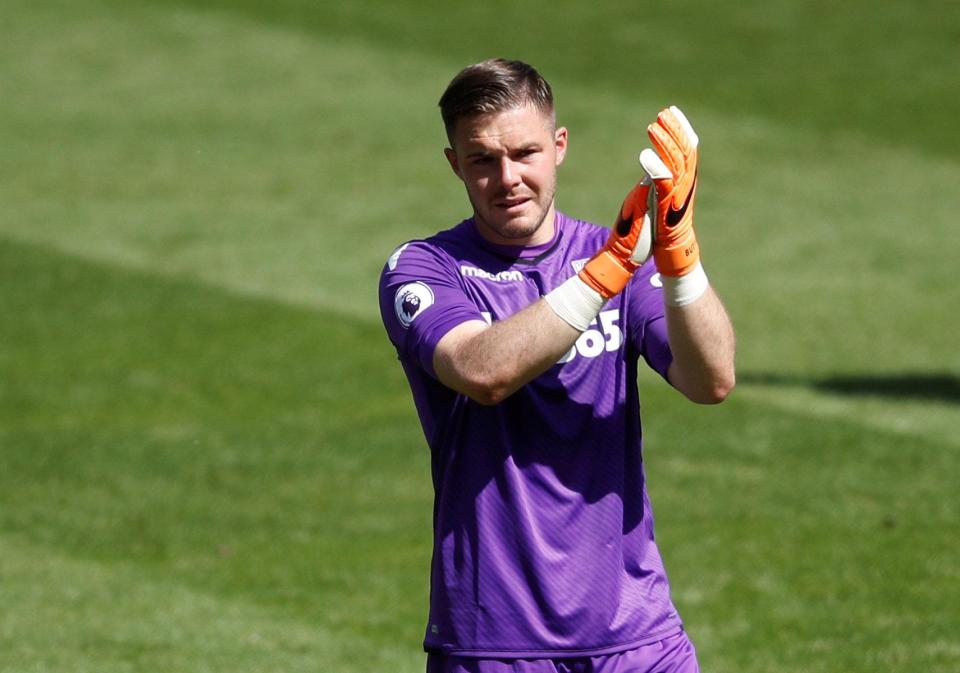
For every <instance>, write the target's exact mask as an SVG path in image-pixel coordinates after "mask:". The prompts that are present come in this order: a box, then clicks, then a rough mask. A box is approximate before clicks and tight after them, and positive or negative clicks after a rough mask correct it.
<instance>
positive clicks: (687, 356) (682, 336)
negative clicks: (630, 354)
mask: <svg viewBox="0 0 960 673" xmlns="http://www.w3.org/2000/svg"><path fill="white" fill-rule="evenodd" d="M666 315H667V333H668V337H669V339H670V349H671V350H672V351H673V363H672V364H671V365H670V369H669V371H668V373H667V377H668V378H669V380H670V383H671V384H672V385H673V386H674V387H675V388H676V389H677V390H679V391H680V392H681V393H683V394H684V395H685V396H687V397H688V398H689V399H691V400H693V401H694V402H699V403H701V404H716V403H717V402H722V401H723V400H724V398H726V396H727V395H728V394H729V392H730V390H731V389H732V388H733V386H734V383H735V371H734V352H735V342H734V334H733V326H732V325H731V323H730V318H729V317H728V316H727V312H726V309H724V307H723V304H722V303H721V301H720V298H719V297H718V296H717V294H716V292H714V291H713V289H712V288H708V289H707V291H706V292H705V293H704V294H703V295H702V296H701V297H700V298H699V299H697V300H696V301H694V302H692V303H690V304H687V305H685V306H667V307H666Z"/></svg>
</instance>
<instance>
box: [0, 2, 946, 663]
mask: <svg viewBox="0 0 960 673" xmlns="http://www.w3.org/2000/svg"><path fill="white" fill-rule="evenodd" d="M328 5H329V6H328ZM0 19H2V20H3V25H4V39H3V40H0V204H3V208H2V209H0V315H2V316H3V318H2V319H0V605H2V607H0V671H4V672H6V671H10V672H11V673H12V672H14V671H16V672H18V673H19V672H21V671H38V672H39V671H44V672H46V671H67V670H69V671H142V670H165V671H220V670H223V671H228V670H230V671H234V670H241V671H272V670H316V671H324V672H327V671H331V672H333V673H360V672H366V671H383V670H391V671H416V670H421V669H422V661H423V655H422V653H421V652H420V651H419V641H420V638H421V637H422V628H423V621H424V618H425V601H426V594H425V592H426V586H427V585H426V580H427V571H428V565H429V554H430V531H429V524H430V516H431V494H430V481H429V474H428V473H429V459H428V456H427V455H426V450H425V448H424V444H423V438H422V435H421V433H420V430H419V428H418V426H417V424H416V421H415V417H414V414H413V408H412V404H411V402H410V399H409V393H408V392H407V390H406V387H405V383H404V381H403V378H402V374H401V372H400V369H399V367H398V365H397V363H396V360H395V356H394V354H393V353H392V352H391V349H390V347H389V344H388V343H387V341H386V339H385V337H384V335H383V332H382V328H381V327H380V326H379V324H378V318H377V312H376V306H375V286H376V278H377V274H378V273H379V269H380V266H381V264H382V263H383V260H384V259H385V257H386V256H387V255H388V254H389V252H390V250H391V249H392V248H393V246H394V245H396V244H397V243H400V242H402V241H403V240H405V239H407V238H411V237H415V236H422V235H425V234H429V233H431V232H433V231H435V230H437V229H440V228H443V227H446V226H448V225H450V224H452V223H453V222H455V221H456V219H457V218H459V217H461V216H463V215H464V214H465V211H464V205H465V201H464V198H463V195H462V190H461V188H460V187H459V186H458V185H457V184H456V182H455V180H454V179H453V177H452V176H451V175H450V174H449V171H448V169H447V168H446V167H445V165H444V164H443V161H442V156H441V154H440V148H441V147H442V143H443V134H442V131H441V128H440V124H439V120H438V119H437V116H438V115H437V113H436V109H435V105H436V99H437V98H438V96H439V93H440V91H441V90H442V87H443V85H444V84H445V82H446V80H447V79H449V77H450V76H451V75H452V74H453V72H454V71H455V70H456V68H458V67H460V66H461V65H463V64H465V63H467V62H470V61H472V60H477V59H479V58H482V57H486V56H489V55H492V54H501V53H502V54H507V55H511V56H520V57H523V58H529V59H531V60H533V61H534V62H535V63H536V64H537V65H538V66H540V67H541V69H542V70H543V71H544V72H545V73H546V74H547V75H548V76H549V77H550V79H551V80H552V82H553V84H554V86H555V89H556V91H557V96H558V102H559V106H560V118H561V121H562V122H563V123H565V124H567V125H568V126H569V127H570V130H571V150H570V155H569V158H568V163H567V164H566V165H565V166H564V167H563V168H562V171H561V178H560V179H561V188H560V189H561V192H560V205H561V207H562V208H563V209H565V210H567V211H568V212H570V213H571V214H574V215H577V216H580V217H585V218H588V219H594V220H598V221H601V222H605V221H606V220H608V219H609V218H610V214H611V212H612V211H613V210H614V209H615V207H616V204H617V203H618V201H619V199H620V198H621V197H622V194H623V192H624V191H625V189H626V188H627V187H628V186H629V185H630V184H631V182H632V181H633V180H635V179H636V177H637V176H636V173H637V167H636V154H637V152H638V151H639V149H640V147H642V143H643V128H644V126H645V124H646V123H647V121H648V119H649V118H650V117H651V116H652V115H653V114H655V112H656V110H657V109H658V108H659V107H660V106H661V105H664V104H667V103H670V102H678V103H680V104H681V105H682V106H683V107H684V108H685V109H686V111H687V112H688V113H689V115H690V117H691V119H692V120H693V122H694V124H695V125H696V127H697V128H698V130H699V131H700V134H701V137H702V138H703V160H702V163H703V167H702V174H703V179H702V181H701V182H702V184H701V190H700V196H699V198H698V205H697V209H698V215H697V217H698V232H699V236H700V238H701V240H702V243H703V249H704V256H705V264H706V267H707V270H708V273H709V274H710V276H711V278H712V279H713V280H714V282H715V284H716V285H717V286H718V288H719V289H720V291H721V294H722V295H723V297H724V299H725V301H726V303H727V304H728V306H729V307H730V309H731V312H732V313H733V316H734V319H735V323H736V326H737V330H738V343H739V359H738V362H739V370H740V381H741V383H740V385H739V387H738V389H737V390H736V392H735V395H734V396H733V397H732V398H731V399H730V400H729V401H728V402H727V403H725V404H724V405H721V406H720V407H718V408H710V409H701V408H696V407H693V406H691V405H689V404H686V403H684V402H683V401H682V400H681V399H680V398H679V396H678V395H677V394H675V393H673V392H672V391H669V390H666V389H664V387H663V385H662V384H661V383H660V382H659V381H657V380H656V378H655V377H651V376H644V377H643V380H642V386H643V390H642V397H643V400H644V410H645V414H646V416H645V423H644V427H645V430H646V432H647V434H648V447H649V448H648V455H647V461H648V472H649V476H650V478H651V482H652V484H651V489H652V492H653V499H654V505H655V508H656V512H657V520H658V531H659V537H660V540H661V542H662V545H663V547H664V553H665V556H666V560H667V565H668V569H669V571H670V573H671V577H672V579H673V582H674V586H675V592H676V600H677V602H678V604H679V607H680V610H681V612H682V614H683V615H684V617H685V619H686V621H687V624H688V627H689V629H690V631H691V633H692V635H693V637H694V640H695V642H696V643H697V646H698V649H699V651H700V655H701V659H702V663H703V665H704V669H705V670H712V671H720V672H726V671H730V672H733V671H737V672H740V671H769V670H783V671H797V672H801V671H803V672H804V673H806V672H808V671H842V672H848V671H852V672H857V671H876V670H918V671H919V670H922V671H944V672H947V671H951V672H952V671H955V670H957V669H958V668H960V638H958V637H957V636H956V633H957V632H958V630H960V608H958V607H957V606H958V605H960V595H958V594H960V581H958V580H960V577H958V571H957V567H958V566H957V565H956V562H955V559H956V541H957V539H958V535H960V496H958V495H957V488H956V475H958V474H960V440H958V439H957V434H956V430H957V428H958V427H960V356H958V350H957V348H956V344H955V340H956V334H957V333H958V330H960V318H958V316H957V313H956V309H955V307H957V306H960V289H958V286H957V285H956V283H955V282H954V279H953V275H954V266H955V262H954V260H956V259H958V258H960V237H957V236H956V235H955V232H954V231H953V221H954V219H955V214H956V213H957V212H958V210H960V196H958V192H957V190H956V188H955V185H956V184H957V182H958V179H960V162H958V158H960V145H958V142H960V141H958V138H960V136H958V135H957V134H956V133H955V132H954V126H955V123H956V122H955V120H956V117H957V112H958V111H960V110H958V108H960V105H958V102H960V93H958V91H957V89H956V86H955V75H954V74H953V71H954V69H955V61H956V58H955V56H956V55H957V44H958V43H957V36H958V35H960V17H958V13H957V9H956V8H954V7H952V6H950V5H948V4H944V3H933V2H924V3H914V4H913V5H910V6H909V7H908V6H906V5H903V4H902V3H893V2H880V3H867V2H865V1H864V2H852V3H845V4H843V5H838V4H836V3H834V4H833V5H829V4H825V3H818V2H800V1H792V2H788V1H786V0H777V1H775V2H765V3H759V2H750V3H738V4H737V5H736V6H735V7H734V6H733V5H730V4H729V3H708V2H706V0H689V1H686V2H682V3H675V4H673V5H663V6H660V7H654V6H650V7H648V8H645V9H644V10H643V11H642V12H638V11H637V10H636V8H635V3H625V2H614V3H604V4H603V5H602V6H600V7H594V6H591V5H588V4H582V3H574V2H551V3H549V4H547V3H545V2H532V3H522V4H520V3H506V2H491V3H485V4H483V5H464V6H463V7H459V6H451V5H449V4H448V3H439V2H421V3H399V4H398V3H387V2H373V1H370V2H362V3H361V2H345V3H339V4H335V3H313V2H306V0H277V1H276V2H273V3H260V2H253V1H252V0H236V1H234V2H227V1H226V0H176V1H159V0H158V1H154V2H150V1H147V0H137V1H130V2H128V1H123V2H120V1H119V0H116V1H113V0H79V1H77V2H70V3H67V2H63V1H59V2H58V1H56V0H49V1H46V2H41V3H32V2H26V0H9V1H8V2H5V3H3V5H2V7H0ZM464 25H467V26H470V29H469V30H465V29H464V28H463V26H464ZM654 37H660V38H664V39H670V40H672V42H670V47H669V48H666V49H657V48H655V47H654V45H653V43H652V42H651V41H650V40H651V39H652V38H654ZM571 40H572V42H571Z"/></svg>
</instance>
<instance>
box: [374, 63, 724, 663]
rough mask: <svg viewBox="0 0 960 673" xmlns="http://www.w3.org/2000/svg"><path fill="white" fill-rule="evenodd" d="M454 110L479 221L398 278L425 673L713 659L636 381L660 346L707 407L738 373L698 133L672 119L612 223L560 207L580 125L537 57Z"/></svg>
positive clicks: (665, 121)
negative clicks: (656, 486) (427, 488)
mask: <svg viewBox="0 0 960 673" xmlns="http://www.w3.org/2000/svg"><path fill="white" fill-rule="evenodd" d="M440 108H441V114H442V117H443V121H444V124H445V127H446V132H447V137H448V139H449V143H450V146H449V147H448V148H447V149H446V150H445V154H446V158H447V161H448V162H449V164H450V167H451V169H452V170H453V172H454V174H455V175H456V176H457V177H458V178H459V179H460V180H461V181H462V183H463V185H464V187H465V189H466V193H467V198H468V199H469V202H470V205H471V209H472V214H471V216H470V217H469V218H467V219H465V220H463V221H462V222H460V223H459V224H457V225H456V226H454V227H453V228H451V229H447V230H445V231H441V232H440V233H437V234H435V235H434V236H431V237H429V238H427V239H424V240H416V241H411V242H408V243H406V244H404V245H402V246H400V247H399V248H397V250H396V251H395V252H394V253H393V255H391V257H390V259H389V260H388V261H387V265H386V266H385V268H384V270H383V274H382V276H381V280H380V309H381V315H382V317H383V321H384V325H385V327H386V330H387V333H388V336H389V338H390V340H391V342H392V343H393V345H394V346H395V347H396V349H397V353H398V355H399V359H400V362H401V365H402V366H403V369H404V372H405V374H406V376H407V378H408V380H409V383H410V388H411V391H412V393H413V399H414V403H415V405H416V408H417V413H418V414H419V417H420V422H421V424H422V426H423V431H424V434H425V436H426V441H427V444H428V445H429V448H430V451H431V459H432V473H433V485H434V490H435V505H434V514H433V525H434V549H433V560H432V565H431V584H430V613H429V618H428V621H427V628H426V638H425V641H424V647H425V649H426V651H427V653H428V657H427V670H428V671H429V672H432V673H465V672H467V671H472V672H475V673H502V672H505V671H511V672H514V673H548V672H550V673H555V672H556V671H573V670H576V671H584V672H587V671H603V672H604V673H625V672H626V671H631V672H641V671H653V670H657V671H661V670H670V671H676V672H679V673H690V672H693V671H697V670H699V669H698V664H697V660H696V655H695V653H694V649H693V646H692V644H691V643H690V641H689V639H688V638H687V636H686V634H685V632H684V630H683V624H682V622H681V619H680V616H679V615H678V614H677V611H676V609H675V608H674V605H673V603H672V601H671V598H670V588H669V584H668V581H667V575H666V573H665V571H664V568H663V564H662V561H661V557H660V552H659V550H658V548H657V544H656V542H655V540H654V534H653V516H652V512H651V507H650V501H649V499H648V496H647V487H646V477H645V474H644V469H643V461H642V457H641V440H642V435H641V424H640V411H639V409H640V403H639V394H638V390H637V367H638V363H639V361H640V359H641V358H642V359H643V360H644V361H645V362H646V364H647V365H648V366H650V367H651V368H653V369H654V370H655V371H656V372H658V373H659V374H660V375H661V376H662V377H663V378H664V379H665V380H666V381H667V382H668V383H669V384H670V385H672V386H673V387H674V388H676V389H677V390H679V391H680V392H681V393H682V394H683V395H685V396H686V397H687V398H689V399H690V400H692V401H694V402H698V403H704V404H712V403H717V402H720V401H722V400H723V399H724V398H725V397H726V396H727V394H728V393H729V391H730V390H731V388H732V387H733V385H734V365H733V360H734V337H733V329H732V327H731V324H730V321H729V319H728V317H727V314H726V312H725V310H724V308H723V306H722V304H721V302H720V300H719V299H718V297H717V295H716V293H715V292H714V290H713V288H712V287H711V286H710V283H709V281H708V279H707V276H706V274H705V272H704V269H703V266H702V265H701V263H700V250H699V247H698V245H697V240H696V236H695V232H694V227H693V213H694V199H695V196H696V188H697V179H698V176H697V156H698V145H699V140H698V138H697V134H696V133H695V132H694V130H693V128H692V127H691V126H690V123H689V122H688V121H687V119H686V117H685V116H684V115H683V113H682V112H680V111H679V110H678V109H676V108H673V107H671V108H668V109H665V110H663V111H662V112H661V113H660V114H659V116H658V117H657V119H656V121H654V122H653V123H652V124H651V125H650V126H649V128H648V135H649V140H650V142H651V143H652V146H653V147H652V149H647V150H645V151H643V152H642V153H641V165H642V167H643V173H642V179H641V180H640V181H639V182H638V183H637V185H636V186H635V187H634V188H633V189H632V190H631V191H630V192H629V194H628V195H627V198H626V200H625V201H624V202H623V204H622V206H621V208H620V211H619V216H618V218H617V221H616V222H615V223H614V226H613V228H612V229H607V228H604V227H599V226H597V225H593V224H589V223H587V222H583V221H580V220H577V219H574V218H572V217H570V216H568V215H565V214H563V213H561V212H559V211H557V210H556V205H555V194H556V187H557V167H558V166H559V165H560V164H561V163H562V162H563V160H564V157H565V154H566V151H567V145H568V132H567V130H566V129H565V128H563V127H561V126H558V125H557V123H556V117H555V112H554V105H553V94H552V92H551V89H550V86H549V85H548V84H547V82H546V81H545V80H544V79H543V78H542V77H541V76H540V75H539V73H537V71H536V70H535V69H534V68H532V67H531V66H529V65H527V64H525V63H522V62H519V61H506V60H502V59H497V60H491V61H485V62H483V63H479V64H476V65H473V66H470V67H468V68H466V69H464V70H463V71H461V72H460V73H459V74H458V75H457V76H456V77H454V79H453V80H452V81H451V82H450V84H449V86H448V87H447V89H446V91H445V93H444V94H443V96H442V98H441V99H440ZM649 257H652V260H651V261H647V260H648V258H649ZM674 448H675V449H676V450H682V447H674ZM661 450H663V449H661Z"/></svg>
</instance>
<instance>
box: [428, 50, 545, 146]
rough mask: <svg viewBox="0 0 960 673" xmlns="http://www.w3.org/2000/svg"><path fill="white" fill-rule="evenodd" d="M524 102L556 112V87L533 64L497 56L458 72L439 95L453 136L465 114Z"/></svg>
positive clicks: (492, 110) (446, 122) (542, 110)
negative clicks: (554, 104) (554, 95)
mask: <svg viewBox="0 0 960 673" xmlns="http://www.w3.org/2000/svg"><path fill="white" fill-rule="evenodd" d="M522 105H532V106H533V107H535V108H536V109H538V110H540V111H541V112H543V113H545V114H550V115H553V111H554V110H553V90H552V89H551V88H550V85H549V84H548V83H547V80H545V79H544V78H543V77H542V76H541V75H540V73H539V72H537V70H536V68H534V67H533V66H532V65H529V64H527V63H524V62H523V61H508V60H506V59H503V58H494V59H490V60H488V61H483V62H482V63H476V64H474V65H471V66H468V67H466V68H464V69H463V70H461V71H460V72H459V73H457V75H456V77H454V78H453V79H452V80H451V81H450V84H449V85H447V90H446V91H444V92H443V96H441V97H440V115H441V116H442V117H443V124H444V126H445V127H446V129H447V137H448V138H450V139H452V138H453V132H454V129H455V128H456V126H457V122H458V121H460V120H461V119H463V118H464V117H472V116H474V115H479V114H489V113H491V112H503V111H504V110H510V109H512V108H515V107H520V106H522Z"/></svg>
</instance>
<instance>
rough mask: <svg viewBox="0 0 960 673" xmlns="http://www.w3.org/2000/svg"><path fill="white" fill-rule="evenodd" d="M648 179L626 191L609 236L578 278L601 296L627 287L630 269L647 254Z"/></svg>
mask: <svg viewBox="0 0 960 673" xmlns="http://www.w3.org/2000/svg"><path fill="white" fill-rule="evenodd" d="M651 185H652V183H651V181H650V179H649V178H646V177H645V178H644V179H643V180H641V181H640V182H638V183H637V184H636V186H635V187H634V188H633V189H632V190H630V193H629V194H627V198H626V199H624V200H623V205H622V206H620V215H619V217H618V218H617V221H616V223H615V224H614V225H613V230H612V231H611V232H610V237H609V238H608V239H607V242H606V243H605V244H604V246H603V247H602V248H600V250H599V252H597V254H595V255H594V256H593V257H591V258H590V260H589V261H588V262H587V263H586V264H585V265H584V267H583V269H582V270H581V271H580V274H579V275H580V278H581V279H582V280H583V281H584V282H585V283H586V284H587V285H589V286H590V287H592V288H593V289H594V290H596V291H597V292H599V293H600V295H601V296H602V297H603V298H604V299H610V297H613V296H614V295H616V294H618V293H619V292H621V291H622V290H623V288H625V287H626V286H627V283H628V282H629V281H630V277H631V276H633V272H634V271H636V270H637V269H638V268H639V267H640V265H641V264H643V263H644V262H645V261H647V258H648V257H650V245H651V240H652V236H653V230H652V224H651V222H650V214H649V209H650V204H649V198H650V187H651Z"/></svg>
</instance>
